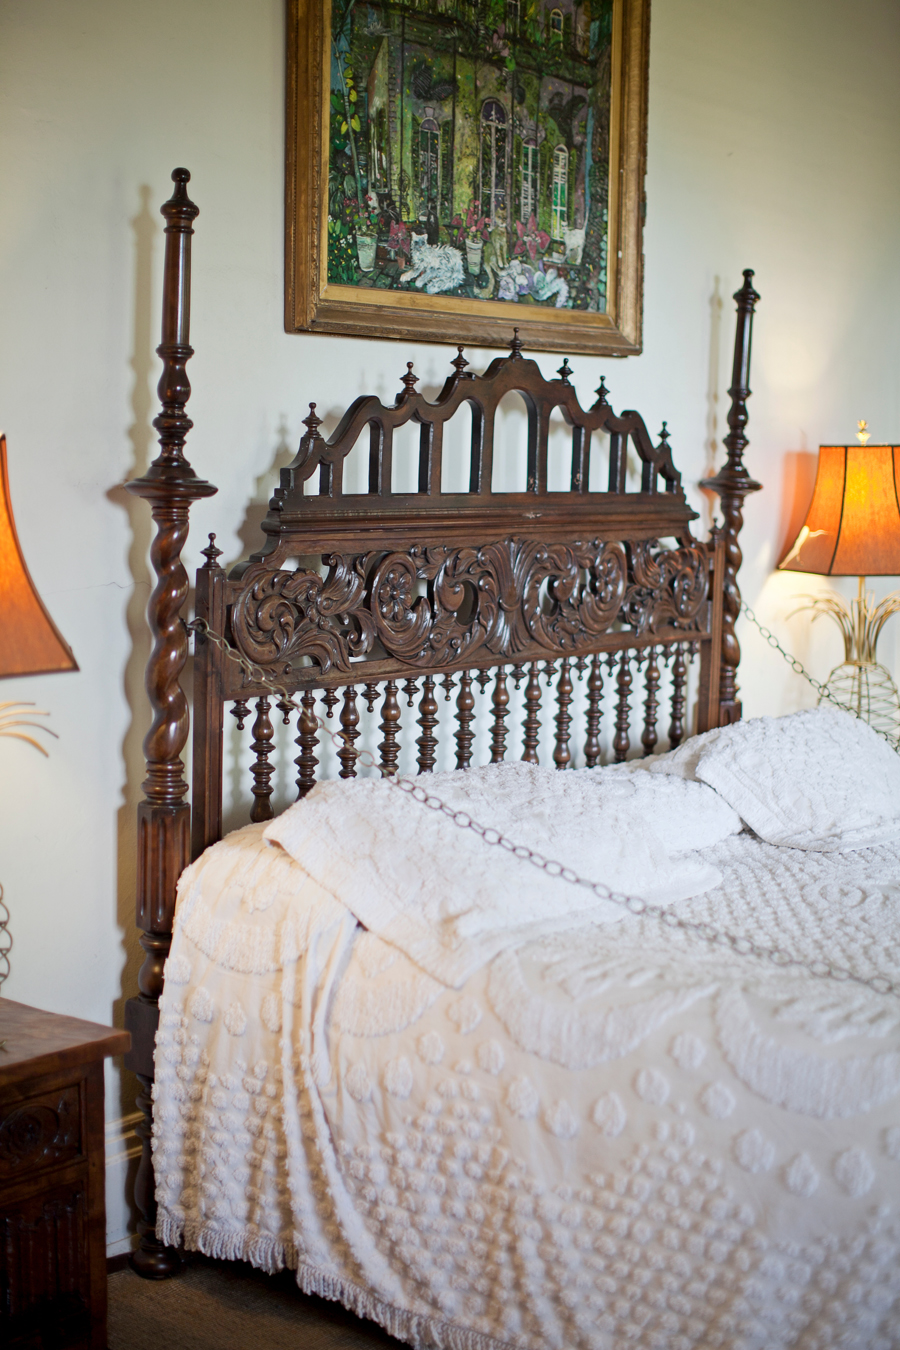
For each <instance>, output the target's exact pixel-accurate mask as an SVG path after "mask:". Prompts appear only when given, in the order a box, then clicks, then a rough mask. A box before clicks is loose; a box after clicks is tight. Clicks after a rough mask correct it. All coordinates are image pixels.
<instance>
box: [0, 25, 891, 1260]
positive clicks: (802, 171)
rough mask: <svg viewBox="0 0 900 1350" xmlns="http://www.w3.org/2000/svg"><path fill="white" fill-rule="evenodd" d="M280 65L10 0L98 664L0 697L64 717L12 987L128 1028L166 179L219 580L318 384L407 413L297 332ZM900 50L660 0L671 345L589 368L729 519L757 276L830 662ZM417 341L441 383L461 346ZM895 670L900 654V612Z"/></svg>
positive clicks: (797, 645) (793, 640)
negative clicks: (214, 488)
mask: <svg viewBox="0 0 900 1350" xmlns="http://www.w3.org/2000/svg"><path fill="white" fill-rule="evenodd" d="M283 60H284V45H283V15H282V2H281V0H255V3H253V4H246V3H244V2H243V0H180V3H175V0H156V3H154V4H147V3H145V2H142V0H79V3H78V4H71V3H66V2H65V0H56V3H53V0H2V3H0V184H2V210H0V276H2V296H3V311H2V323H0V353H2V354H0V422H2V424H3V425H4V426H5V428H6V430H7V432H8V435H9V445H10V476H11V481H12V491H13V498H14V502H15V505H16V512H17V517H18V523H19V529H20V534H21V537H22V542H23V546H24V549H25V553H26V556H27V558H28V560H29V564H30V567H31V569H32V572H33V574H34V577H35V580H36V582H37V585H38V587H39V589H40V591H41V593H42V595H43V596H44V598H45V600H46V601H47V603H48V605H49V607H50V609H51V610H52V612H53V614H54V616H55V618H56V620H57V622H58V623H59V625H60V627H61V629H62V631H63V632H64V633H65V635H66V637H67V638H68V639H69V641H70V642H71V644H72V646H73V647H74V649H75V652H76V655H77V657H78V660H79V663H80V666H81V672H80V673H79V674H77V675H70V676H65V677H62V676H45V677H42V678H38V679H32V680H21V681H7V682H6V683H5V685H4V688H3V691H2V694H3V697H4V698H17V697H18V698H23V699H35V700H37V702H38V703H39V705H40V706H42V707H46V708H49V709H50V710H51V711H52V725H53V727H54V728H55V729H56V731H57V732H58V733H59V737H60V739H59V741H58V742H54V743H53V746H52V750H51V756H50V759H49V761H47V760H44V759H42V758H40V757H39V756H38V755H37V754H35V752H34V751H33V750H31V749H30V748H29V747H27V746H25V745H22V744H20V743H17V742H14V741H7V742H5V743H4V744H3V745H2V748H0V754H2V764H3V773H2V781H0V801H2V812H0V880H2V882H3V885H4V887H5V890H6V897H7V901H8V903H9V907H10V910H11V912H12V921H11V928H12V932H13V935H14V938H15V947H14V949H13V953H12V967H13V970H12V975H11V977H10V979H9V981H8V983H7V984H6V986H5V987H4V991H3V992H4V993H5V994H6V995H8V996H9V997H11V998H15V999H20V1000H23V1001H25V1002H30V1003H35V1004H39V1005H42V1006H44V1007H47V1008H51V1009H55V1010H59V1011H66V1012H71V1013H76V1014H79V1015H81V1016H84V1017H89V1018H95V1019H97V1020H103V1021H105V1020H108V1019H110V1018H115V1019H116V1020H119V1019H120V1018H121V1012H122V1000H123V997H124V995H125V993H130V992H131V991H132V989H133V988H134V966H135V953H136V942H135V936H134V930H133V927H132V906H133V870H134V827H133V818H134V806H135V804H136V802H137V800H138V798H139V796H140V787H139V784H140V780H141V776H142V774H141V768H142V765H141V760H140V742H141V738H142V736H143V733H144V730H145V727H146V720H147V719H146V709H145V704H144V700H143V691H142V679H143V664H144V659H145V655H146V639H145V635H144V629H143V609H144V605H145V603H146V598H147V594H148V567H147V562H146V548H147V543H148V539H149V527H148V521H147V517H146V514H145V507H144V505H143V504H142V503H139V502H131V501H130V499H127V498H126V496H125V494H124V493H123V492H122V491H121V488H120V487H119V486H118V485H119V484H121V483H122V482H123V481H124V480H125V479H127V478H129V477H131V476H132V475H133V474H134V473H135V472H136V471H141V470H142V469H143V468H144V467H145V466H146V464H147V462H148V457H149V456H151V446H152V431H151V427H150V421H151V419H152V417H153V416H154V413H155V394H154V392H153V391H154V386H155V383H156V379H157V374H158V364H157V361H156V358H155V356H154V355H153V348H154V346H155V343H156V341H157V332H158V313H159V285H160V266H161V240H162V235H161V228H160V226H161V222H160V218H159V216H158V215H157V208H158V205H159V203H160V201H162V200H163V199H164V198H165V197H166V196H168V194H169V190H170V188H169V172H170V170H171V169H172V167H173V166H174V165H176V164H185V165H187V166H188V167H189V168H190V169H191V170H192V173H193V175H194V179H193V184H192V189H191V190H192V193H193V195H194V197H195V199H196V200H197V202H198V203H199V205H200V207H201V216H200V219H199V221H198V225H197V234H196V238H195V245H194V248H195V253H194V257H195V268H194V306H193V314H194V324H193V339H194V345H195V347H196V350H197V355H196V357H195V359H194V360H193V362H192V363H191V367H190V375H191V379H192V381H193V384H194V390H195V392H194V396H193V398H192V401H191V408H190V411H191V414H192V416H193V417H194V420H195V422H196V428H195V431H194V432H193V434H192V436H191V439H190V445H189V454H190V458H191V460H192V462H193V463H194V465H195V466H196V468H197V469H198V471H199V472H201V473H202V474H204V475H205V476H208V477H209V478H211V479H212V480H213V481H214V482H215V483H217V484H218V485H219V495H218V496H217V497H216V498H214V499H213V500H212V501H211V502H209V503H203V504H201V505H200V506H198V507H196V508H195V510H194V513H193V530H192V536H191V540H190V542H189V546H188V550H187V553H188V558H189V561H190V562H191V564H192V565H194V564H196V561H197V555H198V550H199V548H200V547H201V546H202V544H203V543H204V542H205V533H206V531H207V530H209V529H215V530H217V531H218V533H219V541H220V543H221V544H222V546H223V547H224V548H225V550H226V555H227V559H228V560H231V559H233V558H235V557H237V556H238V554H239V552H240V551H241V548H242V542H241V539H240V537H239V530H240V527H241V524H242V522H244V521H245V520H246V518H247V515H248V506H250V507H251V511H250V513H251V514H252V501H253V500H264V499H265V497H266V496H267V493H268V484H269V482H270V477H269V471H270V468H271V466H272V464H273V461H275V460H276V459H278V460H280V461H281V462H284V459H285V457H286V455H287V454H288V452H289V447H292V446H295V445H296V442H297V439H298V436H299V434H300V430H301V428H300V418H301V417H302V415H303V412H304V410H305V407H306V403H307V402H308V400H309V399H311V398H314V399H316V400H318V402H319V405H320V409H322V408H324V409H326V410H328V413H329V416H330V418H331V419H333V418H334V416H335V414H336V413H337V411H338V410H339V409H341V408H342V407H343V406H344V405H345V404H346V403H347V402H348V401H349V400H350V399H351V398H352V397H354V396H355V395H356V394H358V393H362V392H373V391H374V392H377V393H379V394H381V395H382V396H388V395H389V394H390V393H391V392H392V391H393V390H394V389H396V388H398V387H399V375H400V373H401V372H402V370H403V368H404V367H403V364H402V363H403V361H404V360H405V359H406V358H407V354H408V350H409V344H404V345H403V346H398V345H395V344H392V343H389V342H382V343H376V342H367V341H353V340H343V339H341V340H338V339H331V338H311V337H298V336H293V337H289V336H286V335H285V334H284V332H283V331H282V318H281V315H282V193H283V176H282V101H283V75H282V70H283ZM898 64H900V7H898V6H897V4H896V0H866V3H865V4H862V5H860V4H854V3H851V0H794V3H792V4H789V5H786V4H784V3H783V0H755V3H754V2H753V0H743V2H742V3H737V2H736V0H654V7H653V21H652V43H651V70H650V89H651V94H650V145H649V168H648V177H647V195H648V219H647V229H646V237H645V238H646V260H647V267H646V285H645V350H644V355H643V356H641V357H639V358H631V359H629V360H627V361H624V362H621V361H620V362H616V361H612V360H610V361H605V362H598V361H595V360H586V359H584V358H573V360H572V365H573V367H574V369H575V372H576V383H577V384H578V385H579V387H580V389H581V392H582V397H583V398H585V399H586V398H588V397H589V396H590V391H591V390H592V389H593V387H594V386H595V385H596V383H597V377H598V376H599V374H600V372H601V370H602V371H603V372H604V373H605V375H606V378H607V382H608V384H609V385H610V387H611V390H612V396H613V402H614V404H615V405H616V406H617V407H638V408H639V409H640V410H641V411H642V412H643V413H644V415H645V417H646V419H647V421H648V423H649V424H650V426H651V428H652V429H654V430H655V429H656V428H657V427H658V425H659V422H660V420H661V419H662V418H663V417H665V418H667V419H668V421H669V426H670V428H671V429H672V433H673V444H674V447H675V452H676V456H677V461H678V463H679V465H680V467H681V468H682V471H683V473H684V475H685V479H686V481H687V482H688V483H689V484H690V485H691V486H690V492H691V496H692V499H693V500H694V501H695V502H696V503H697V505H698V506H699V507H701V508H702V510H703V511H704V512H705V511H706V510H707V507H706V505H705V503H704V502H703V501H702V500H701V494H699V493H698V492H697V490H696V488H695V487H694V484H695V483H696V482H697V480H698V479H699V478H700V477H701V476H702V474H703V473H704V472H705V471H706V470H707V469H708V468H709V466H710V465H711V464H712V463H713V461H715V462H717V463H718V462H721V450H720V448H719V447H718V442H719V440H720V438H721V436H722V434H723V432H724V429H725V428H724V416H725V413H726V411H727V399H726V395H725V390H726V387H727V384H728V376H729V374H730V343H731V335H732V312H733V307H732V304H731V300H730V295H731V292H732V291H733V290H734V289H736V287H737V285H738V283H739V281H740V272H741V268H742V267H744V266H753V267H755V268H756V271H757V286H758V289H759V290H760V291H761V293H762V302H761V304H760V306H759V310H758V318H757V327H756V342H755V351H754V371H753V387H754V396H753V399H752V403H751V422H750V429H749V430H750V437H751V441H752V445H751V449H750V452H749V456H748V463H749V467H750V469H751V471H752V472H753V473H754V474H756V475H757V476H758V477H759V478H761V479H762V481H763V482H764V484H765V491H764V492H763V493H760V494H759V495H758V497H756V498H754V499H751V501H750V503H749V505H748V509H747V525H746V530H745V533H744V546H745V554H746V563H745V569H744V572H743V578H742V585H743V588H744V592H745V595H746V596H747V597H748V599H749V600H750V602H751V603H752V604H754V605H756V606H757V608H758V610H759V612H760V614H761V616H762V617H763V618H764V619H766V620H767V621H769V622H771V623H772V624H773V625H774V626H775V627H776V628H777V630H778V632H779V633H781V634H782V635H783V637H784V639H785V640H786V642H787V643H788V644H789V645H790V647H791V648H792V649H793V650H795V651H796V652H797V653H798V654H799V655H800V656H801V657H803V659H804V660H807V661H808V662H809V664H810V666H811V668H812V669H814V670H815V671H816V672H818V673H819V674H820V675H821V674H822V673H824V672H825V671H827V669H828V668H829V667H830V665H831V664H833V663H834V662H835V661H836V660H837V659H839V647H838V643H837V641H836V637H835V636H834V635H832V634H831V633H828V632H827V631H826V630H825V629H824V627H822V625H819V626H818V627H817V628H816V629H812V630H810V627H809V624H808V622H807V620H806V619H805V618H803V617H801V618H797V619H794V620H793V621H791V622H788V620H787V618H786V615H787V613H788V611H789V610H790V609H791V599H792V597H793V596H794V595H795V594H796V593H797V592H799V591H802V590H805V589H807V584H806V583H805V582H804V579H803V578H800V577H791V576H784V575H782V576H779V577H777V578H775V577H773V576H772V572H771V569H772V565H773V562H774V561H775V559H776V558H777V556H778V554H779V552H780V550H781V549H782V546H783V543H784V540H785V534H786V529H787V520H788V517H789V516H790V513H791V506H792V494H793V492H794V485H795V479H797V477H798V474H799V480H800V482H801V485H802V483H803V482H804V481H806V480H805V479H804V474H808V471H809V467H810V465H811V464H814V455H815V450H816V447H817V446H818V444H819V442H820V441H834V440H838V441H841V440H845V439H850V438H851V437H852V434H853V431H854V429H855V422H856V419H857V418H858V417H861V416H866V417H867V418H868V419H869V421H870V423H871V426H872V428H873V431H874V433H875V438H876V439H882V438H883V439H888V440H890V439H894V440H896V439H897V438H898V437H900V407H898V381H897V370H898V360H900V317H898V316H900V266H898V257H897V245H896V238H897V232H896V221H897V219H898V217H900V137H898V128H900V82H898V81H897V79H896V71H897V68H898ZM409 354H413V355H415V357H416V363H417V369H418V372H419V374H420V375H421V376H422V379H423V384H425V385H426V386H429V387H431V388H432V389H434V388H435V387H436V386H438V385H439V384H440V383H441V382H442V381H443V378H444V375H445V373H446V369H447V361H448V359H449V357H450V356H451V355H452V354H453V353H452V351H450V350H449V349H444V348H437V347H428V348H420V349H418V350H416V351H415V352H414V353H412V352H410V353H409ZM470 355H472V353H470ZM473 359H474V361H475V363H476V364H482V363H483V361H484V360H486V359H487V357H486V355H484V354H477V355H475V356H474V357H473ZM554 364H555V363H554ZM547 365H548V367H549V362H548V363H547ZM811 457H812V458H811ZM798 466H799V467H798ZM244 537H245V539H246V538H247V535H246V531H245V532H244ZM839 585H841V586H842V587H844V586H846V583H839ZM876 588H877V589H878V590H879V592H886V590H887V589H888V588H889V583H887V582H879V583H877V584H876ZM744 650H745V659H744V665H743V667H742V676H741V683H742V686H743V691H744V700H745V708H746V711H747V712H748V713H761V712H774V713H777V712H783V711H787V710H789V709H792V708H795V707H798V706H803V705H805V704H808V703H809V702H810V701H811V695H810V691H809V689H808V688H807V687H806V686H805V685H804V684H803V683H802V682H801V681H799V680H797V679H796V677H794V676H792V675H791V674H790V673H789V672H788V671H787V670H786V669H784V668H783V667H782V666H781V665H780V664H779V663H778V661H777V659H776V658H775V657H774V656H772V655H770V653H768V651H767V650H766V648H765V647H764V646H763V645H762V644H761V642H760V641H759V640H758V638H756V637H754V636H753V634H750V635H749V636H748V637H747V638H746V640H745V649H744ZM884 654H885V656H886V658H887V659H888V660H889V661H890V662H891V663H892V665H893V667H894V670H895V671H897V670H898V669H900V623H897V622H896V621H895V628H894V631H893V633H891V632H890V630H888V633H887V634H886V640H885V642H884ZM109 1085H110V1086H109V1107H108V1115H109V1118H110V1126H109V1144H110V1149H111V1155H112V1158H113V1165H112V1166H111V1169H110V1185H109V1210H110V1241H111V1249H117V1248H119V1247H121V1246H122V1244H123V1242H124V1241H125V1238H124V1234H125V1227H126V1219H127V1214H126V1208H125V1201H124V1176H125V1172H126V1170H127V1167H128V1160H129V1153H130V1152H133V1143H134V1141H133V1136H131V1135H130V1133H129V1131H130V1126H131V1123H132V1120H131V1117H130V1115H129V1113H130V1112H131V1110H132V1107H131V1102H130V1099H129V1097H128V1092H127V1086H126V1088H122V1087H121V1085H120V1082H119V1078H118V1076H117V1075H116V1074H115V1072H111V1074H110V1080H109Z"/></svg>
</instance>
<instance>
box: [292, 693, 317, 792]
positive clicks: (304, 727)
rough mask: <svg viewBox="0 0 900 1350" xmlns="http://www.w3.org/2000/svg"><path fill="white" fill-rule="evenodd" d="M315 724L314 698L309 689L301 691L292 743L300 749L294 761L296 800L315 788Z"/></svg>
mask: <svg viewBox="0 0 900 1350" xmlns="http://www.w3.org/2000/svg"><path fill="white" fill-rule="evenodd" d="M318 729H319V728H318V723H317V722H316V696H315V694H314V693H313V691H312V690H311V689H305V690H304V691H303V697H302V698H301V699H300V716H299V718H298V719H297V731H298V735H297V737H296V740H295V742H294V744H295V745H298V746H299V747H300V753H299V755H298V756H297V758H296V759H295V760H294V763H295V764H296V765H297V800H298V801H300V799H301V797H305V796H306V794H307V792H309V791H310V789H311V788H313V787H315V782H316V769H317V767H318V759H317V758H316V746H317V745H318V744H319V738H318V736H317V735H316V732H317V731H318Z"/></svg>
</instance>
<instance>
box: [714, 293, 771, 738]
mask: <svg viewBox="0 0 900 1350" xmlns="http://www.w3.org/2000/svg"><path fill="white" fill-rule="evenodd" d="M752 278H753V270H752V268H750V267H746V268H745V269H744V284H743V286H742V287H741V289H740V290H739V291H736V292H735V295H734V298H735V300H736V301H737V326H736V330H735V335H734V365H733V367H732V372H731V388H730V389H729V390H728V394H729V397H730V398H731V409H730V411H729V413H728V427H729V431H728V435H727V436H726V437H725V440H724V445H725V449H726V450H727V451H728V458H727V460H726V461H725V463H724V464H723V466H722V468H721V469H720V470H719V472H718V473H717V474H716V475H715V477H713V478H704V479H703V481H702V482H701V484H700V486H701V487H704V488H711V489H712V491H713V492H717V493H718V494H719V499H720V501H721V503H722V516H723V520H724V526H723V529H724V535H725V549H724V563H723V575H722V579H721V582H719V580H718V579H716V583H715V584H716V586H719V585H721V587H722V599H723V605H722V659H721V670H720V676H719V720H718V725H719V726H727V725H728V724H729V723H730V722H737V721H739V720H740V716H741V704H740V701H739V699H738V696H737V694H738V686H737V668H738V664H739V662H740V659H741V648H740V644H739V642H738V640H737V635H736V633H735V631H734V629H735V624H736V622H737V619H738V615H739V614H740V612H741V592H740V590H739V589H738V584H737V574H738V571H739V570H740V566H741V561H742V558H743V555H742V553H741V549H740V545H739V543H738V536H739V535H740V532H741V526H742V525H743V523H744V498H745V497H746V496H747V495H748V494H749V493H751V492H758V491H759V489H760V487H761V486H762V484H761V483H757V482H756V481H755V480H754V479H752V478H751V477H750V475H749V473H748V472H747V470H746V468H745V467H744V451H745V450H746V448H747V446H748V445H749V444H750V442H749V441H748V439H747V437H746V436H745V435H744V431H745V428H746V426H747V420H748V416H749V414H748V412H747V399H748V398H749V397H750V392H751V391H750V345H751V340H752V337H753V311H754V309H755V308H756V302H757V300H758V299H759V295H758V294H757V292H756V291H755V290H754V289H753V282H752Z"/></svg>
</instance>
